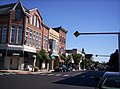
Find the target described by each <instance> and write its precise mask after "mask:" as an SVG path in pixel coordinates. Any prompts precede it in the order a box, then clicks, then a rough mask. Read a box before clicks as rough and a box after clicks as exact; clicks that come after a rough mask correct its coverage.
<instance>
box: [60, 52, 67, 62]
mask: <svg viewBox="0 0 120 89" xmlns="http://www.w3.org/2000/svg"><path fill="white" fill-rule="evenodd" d="M60 57H61V59H62V60H64V61H66V59H67V57H66V54H65V53H63V54H62V55H60Z"/></svg>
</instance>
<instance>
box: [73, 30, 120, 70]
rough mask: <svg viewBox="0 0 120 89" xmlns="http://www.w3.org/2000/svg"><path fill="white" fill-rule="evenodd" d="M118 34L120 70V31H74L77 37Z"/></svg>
mask: <svg viewBox="0 0 120 89" xmlns="http://www.w3.org/2000/svg"><path fill="white" fill-rule="evenodd" d="M107 34H108V35H110V34H113V35H118V54H119V57H118V58H119V72H120V32H99V33H80V32H79V31H76V32H75V33H74V36H75V37H78V36H79V35H107Z"/></svg>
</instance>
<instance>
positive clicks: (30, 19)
mask: <svg viewBox="0 0 120 89" xmlns="http://www.w3.org/2000/svg"><path fill="white" fill-rule="evenodd" d="M29 21H30V24H32V16H30V18H29Z"/></svg>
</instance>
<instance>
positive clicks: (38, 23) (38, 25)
mask: <svg viewBox="0 0 120 89" xmlns="http://www.w3.org/2000/svg"><path fill="white" fill-rule="evenodd" d="M37 27H38V28H40V21H39V20H38V19H37Z"/></svg>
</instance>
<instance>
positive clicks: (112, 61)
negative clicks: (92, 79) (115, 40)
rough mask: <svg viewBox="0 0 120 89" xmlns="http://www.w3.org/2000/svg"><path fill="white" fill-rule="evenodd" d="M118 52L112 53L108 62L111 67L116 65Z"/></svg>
mask: <svg viewBox="0 0 120 89" xmlns="http://www.w3.org/2000/svg"><path fill="white" fill-rule="evenodd" d="M118 63H119V62H118V50H116V51H115V52H114V53H112V54H111V56H110V60H109V62H108V65H110V66H113V65H118Z"/></svg>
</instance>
